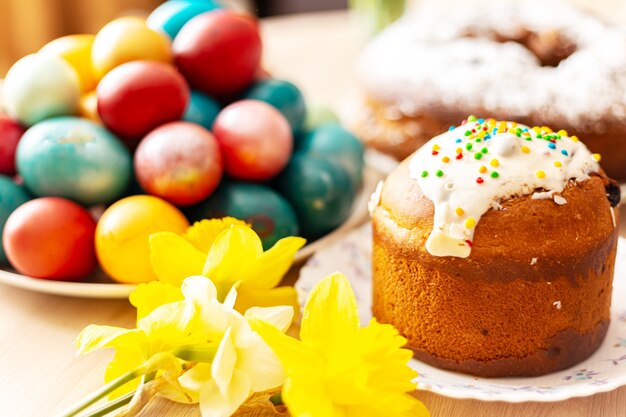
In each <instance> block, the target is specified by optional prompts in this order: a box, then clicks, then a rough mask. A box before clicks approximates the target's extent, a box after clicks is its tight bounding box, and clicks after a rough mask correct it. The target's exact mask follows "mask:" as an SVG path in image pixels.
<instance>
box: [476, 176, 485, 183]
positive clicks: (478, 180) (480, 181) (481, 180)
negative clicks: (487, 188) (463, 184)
mask: <svg viewBox="0 0 626 417" xmlns="http://www.w3.org/2000/svg"><path fill="white" fill-rule="evenodd" d="M476 182H477V183H478V184H482V183H483V182H485V180H484V179H483V178H482V177H478V178H476Z"/></svg>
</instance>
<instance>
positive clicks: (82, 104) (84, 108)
mask: <svg viewBox="0 0 626 417" xmlns="http://www.w3.org/2000/svg"><path fill="white" fill-rule="evenodd" d="M78 115H79V116H80V117H82V118H83V119H87V120H91V121H92V122H95V123H98V124H102V120H101V119H100V115H99V114H98V95H97V94H96V91H95V90H94V91H89V92H87V93H84V94H83V95H81V96H80V101H79V103H78Z"/></svg>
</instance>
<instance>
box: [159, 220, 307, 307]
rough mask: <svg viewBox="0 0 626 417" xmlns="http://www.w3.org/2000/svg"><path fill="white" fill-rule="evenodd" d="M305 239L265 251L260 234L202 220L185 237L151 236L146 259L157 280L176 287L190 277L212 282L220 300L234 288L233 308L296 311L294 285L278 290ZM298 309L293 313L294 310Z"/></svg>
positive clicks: (281, 242) (237, 225) (291, 239)
mask: <svg viewBox="0 0 626 417" xmlns="http://www.w3.org/2000/svg"><path fill="white" fill-rule="evenodd" d="M304 243H305V240H304V239H302V238H299V237H287V238H284V239H281V240H279V241H278V242H277V243H276V244H275V245H274V246H273V247H272V248H270V249H269V250H267V251H265V252H264V251H263V246H262V243H261V239H260V238H259V236H258V235H257V234H256V233H255V232H254V231H253V230H252V229H251V228H250V227H249V226H248V225H246V224H245V223H243V222H240V221H238V220H235V219H231V218H225V219H218V220H203V221H201V222H198V223H196V224H194V225H193V226H192V227H191V228H189V230H188V231H187V232H186V233H185V235H183V236H181V235H177V234H175V233H171V232H161V233H156V234H153V235H152V236H150V257H151V262H152V266H153V269H154V272H155V274H156V275H157V277H158V278H159V280H160V281H163V282H168V283H170V284H173V285H176V286H180V285H181V282H182V281H183V279H185V278H187V277H188V276H192V275H203V276H205V277H208V278H210V279H211V280H212V281H213V283H214V284H215V286H216V287H217V293H218V299H220V300H224V299H225V297H226V295H227V294H228V293H229V291H230V290H231V289H232V288H233V287H236V288H237V292H238V294H239V295H238V297H237V304H236V306H235V308H236V309H237V310H238V311H240V312H244V311H246V310H247V309H248V308H250V307H254V306H260V307H269V306H277V305H290V306H293V307H294V308H295V309H298V298H297V294H296V291H295V289H294V288H293V287H278V288H276V287H277V286H278V285H279V284H280V281H281V280H282V278H283V276H284V275H285V274H286V273H287V271H288V270H289V268H290V266H291V264H292V262H293V259H294V256H295V254H296V252H297V251H298V249H300V248H301V247H302V246H304ZM296 311H297V310H296Z"/></svg>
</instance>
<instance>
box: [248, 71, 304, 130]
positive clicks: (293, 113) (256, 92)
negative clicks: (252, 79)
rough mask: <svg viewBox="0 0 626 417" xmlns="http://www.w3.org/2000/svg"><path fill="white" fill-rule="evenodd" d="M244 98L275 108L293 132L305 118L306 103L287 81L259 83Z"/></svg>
mask: <svg viewBox="0 0 626 417" xmlns="http://www.w3.org/2000/svg"><path fill="white" fill-rule="evenodd" d="M244 98H247V99H252V100H260V101H264V102H266V103H268V104H271V105H272V106H274V107H276V108H277V109H278V110H279V111H280V112H281V113H282V114H283V115H284V116H285V117H286V118H287V121H288V122H289V125H290V126H291V130H292V131H293V132H299V131H300V129H301V128H302V124H303V123H304V118H305V117H306V103H305V102H304V96H303V95H302V92H300V90H299V89H298V87H296V86H295V85H293V84H292V83H290V82H289V81H283V80H274V79H271V78H268V79H265V80H262V81H259V82H258V83H256V84H255V85H253V86H252V87H251V88H250V89H249V90H248V91H247V92H246V94H245V96H244Z"/></svg>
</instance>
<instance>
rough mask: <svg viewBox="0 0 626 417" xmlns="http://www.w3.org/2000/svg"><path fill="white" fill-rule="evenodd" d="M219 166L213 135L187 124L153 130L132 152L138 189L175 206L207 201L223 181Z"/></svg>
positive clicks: (217, 146) (196, 126)
mask: <svg viewBox="0 0 626 417" xmlns="http://www.w3.org/2000/svg"><path fill="white" fill-rule="evenodd" d="M222 165H223V164H222V154H221V153H220V146H219V144H218V143H217V140H216V139H215V137H214V136H213V134H211V132H209V131H208V130H206V129H205V128H203V127H202V126H198V125H196V124H194V123H189V122H172V123H168V124H166V125H163V126H161V127H159V128H157V129H155V130H153V131H152V132H150V134H148V136H146V137H145V138H143V140H142V141H141V142H140V143H139V146H138V147H137V151H136V152H135V173H136V176H137V179H138V180H139V183H140V184H141V187H142V188H143V189H144V190H146V191H147V192H148V193H150V194H152V195H156V196H157V197H161V198H163V199H165V200H167V201H169V202H170V203H173V204H176V205H177V206H189V205H192V204H195V203H198V202H200V201H202V200H204V199H205V198H207V197H208V196H209V195H210V194H211V193H212V192H213V191H214V190H215V188H216V187H217V186H218V184H219V182H220V180H221V179H222V171H223V168H222Z"/></svg>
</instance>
